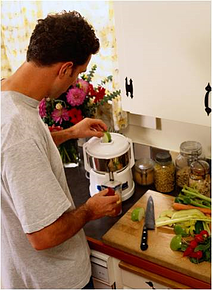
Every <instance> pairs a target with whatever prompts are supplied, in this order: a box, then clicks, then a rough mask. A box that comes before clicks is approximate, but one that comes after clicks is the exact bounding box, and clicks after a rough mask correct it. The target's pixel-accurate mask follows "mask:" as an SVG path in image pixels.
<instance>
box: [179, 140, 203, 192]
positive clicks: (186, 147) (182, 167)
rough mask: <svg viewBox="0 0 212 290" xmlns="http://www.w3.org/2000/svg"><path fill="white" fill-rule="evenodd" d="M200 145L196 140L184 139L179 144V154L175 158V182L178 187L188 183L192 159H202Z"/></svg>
mask: <svg viewBox="0 0 212 290" xmlns="http://www.w3.org/2000/svg"><path fill="white" fill-rule="evenodd" d="M201 154H202V145H201V144H200V143H199V142H196V141H185V142H183V143H181V144H180V154H179V155H178V156H177V158H176V160H175V166H176V184H177V185H178V186H179V187H183V186H184V185H189V174H190V172H191V168H190V165H191V163H192V162H193V161H196V160H198V159H200V158H201V159H203V156H201Z"/></svg>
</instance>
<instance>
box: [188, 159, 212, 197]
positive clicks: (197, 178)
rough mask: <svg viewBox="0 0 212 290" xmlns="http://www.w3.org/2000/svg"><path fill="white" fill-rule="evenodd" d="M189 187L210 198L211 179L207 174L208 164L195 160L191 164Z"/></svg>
mask: <svg viewBox="0 0 212 290" xmlns="http://www.w3.org/2000/svg"><path fill="white" fill-rule="evenodd" d="M189 187H192V188H194V189H196V190H197V191H198V192H199V193H201V194H203V195H205V196H208V197H210V188H211V178H210V174H209V164H208V163H207V162H206V161H204V160H197V161H194V162H192V163H191V172H190V176H189Z"/></svg>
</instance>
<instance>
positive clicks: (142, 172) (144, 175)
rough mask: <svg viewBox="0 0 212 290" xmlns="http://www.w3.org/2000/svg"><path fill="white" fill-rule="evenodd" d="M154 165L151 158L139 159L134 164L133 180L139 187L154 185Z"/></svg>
mask: <svg viewBox="0 0 212 290" xmlns="http://www.w3.org/2000/svg"><path fill="white" fill-rule="evenodd" d="M154 164H155V162H154V161H153V160H152V159H151V158H141V159H139V160H137V161H136V162H135V167H134V179H135V181H136V182H137V183H138V184H140V185H150V184H153V183H154Z"/></svg>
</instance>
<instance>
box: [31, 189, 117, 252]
mask: <svg viewBox="0 0 212 290" xmlns="http://www.w3.org/2000/svg"><path fill="white" fill-rule="evenodd" d="M107 193H108V189H104V190H102V191H100V192H99V193H97V194H95V195H94V196H93V197H90V198H89V199H88V200H87V202H86V203H84V204H83V205H81V206H80V207H78V208H76V209H74V210H72V211H69V212H65V213H64V214H63V215H62V216H60V217H59V218H58V219H57V220H56V221H55V222H53V223H52V224H50V225H49V226H46V227H45V228H43V229H41V230H39V231H37V232H34V233H30V234H27V238H28V240H29V242H30V243H31V245H32V246H33V248H35V249H36V250H44V249H48V248H52V247H55V246H57V245H60V244H61V243H63V242H65V241H66V240H67V239H70V238H71V237H73V236H74V235H75V234H76V233H77V232H78V231H79V230H81V229H82V228H83V227H84V225H85V224H86V223H87V222H89V221H90V220H94V219H99V218H101V217H104V216H106V215H107V216H115V215H116V207H117V201H118V200H119V196H118V195H117V194H115V195H114V196H106V195H107Z"/></svg>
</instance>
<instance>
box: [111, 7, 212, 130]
mask: <svg viewBox="0 0 212 290" xmlns="http://www.w3.org/2000/svg"><path fill="white" fill-rule="evenodd" d="M210 5H211V3H210V1H203V2H202V1H114V11H115V33H116V40H117V50H118V62H119V71H120V87H121V89H122V106H123V109H124V110H126V111H129V112H131V113H134V114H139V115H146V116H152V117H158V118H163V119H169V120H175V121H181V122H186V123H193V124H199V125H203V126H210V116H209V117H208V116H207V114H206V112H205V105H204V98H205V94H206V90H205V87H206V86H207V84H208V83H210V81H211V56H210V55H211V22H210V21H211V7H210ZM125 78H127V85H128V87H129V86H130V79H131V80H132V85H133V98H131V94H130V93H128V96H127V95H126V87H125V85H126V83H125ZM209 106H210V102H209Z"/></svg>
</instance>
